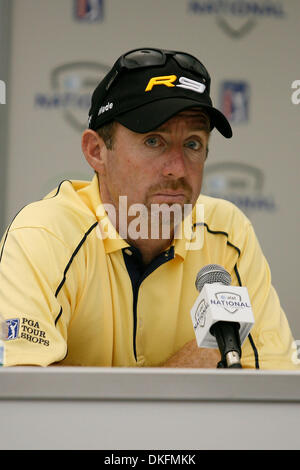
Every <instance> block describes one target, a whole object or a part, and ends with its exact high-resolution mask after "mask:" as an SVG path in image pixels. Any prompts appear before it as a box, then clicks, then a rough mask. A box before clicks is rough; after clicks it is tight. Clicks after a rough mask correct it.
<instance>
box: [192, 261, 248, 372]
mask: <svg viewBox="0 0 300 470" xmlns="http://www.w3.org/2000/svg"><path fill="white" fill-rule="evenodd" d="M195 285H196V288H197V290H198V291H199V295H198V297H197V299H196V302H195V303H194V305H193V307H192V309H191V312H190V313H191V317H192V322H193V327H194V331H195V336H196V340H197V344H198V347H204V348H216V347H218V348H219V350H220V353H221V361H220V362H219V363H218V368H219V367H225V368H239V369H240V368H242V365H241V362H240V360H241V356H242V350H241V345H242V344H243V342H244V341H245V339H246V338H247V336H248V334H249V332H250V330H251V328H252V326H253V324H254V316H253V312H252V308H251V304H250V299H249V295H248V291H247V288H246V287H237V286H232V285H231V276H230V274H229V273H228V272H227V271H226V269H225V268H223V266H220V265H218V264H208V265H207V266H204V267H203V268H202V269H201V270H200V271H199V272H198V274H197V277H196V281H195Z"/></svg>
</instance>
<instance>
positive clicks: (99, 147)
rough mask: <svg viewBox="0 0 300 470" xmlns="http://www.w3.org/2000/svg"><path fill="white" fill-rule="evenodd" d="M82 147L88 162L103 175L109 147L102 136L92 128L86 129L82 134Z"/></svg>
mask: <svg viewBox="0 0 300 470" xmlns="http://www.w3.org/2000/svg"><path fill="white" fill-rule="evenodd" d="M81 148H82V151H83V153H84V156H85V158H86V161H87V162H88V164H89V165H90V166H91V167H92V168H93V169H94V170H95V171H96V172H97V173H98V174H99V175H103V174H104V172H105V158H106V153H107V148H106V145H105V143H104V141H103V139H102V137H100V135H99V134H97V132H95V131H93V130H92V129H86V130H85V131H84V132H83V134H82V138H81Z"/></svg>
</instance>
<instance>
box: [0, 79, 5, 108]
mask: <svg viewBox="0 0 300 470" xmlns="http://www.w3.org/2000/svg"><path fill="white" fill-rule="evenodd" d="M0 104H6V85H5V82H4V81H3V80H0Z"/></svg>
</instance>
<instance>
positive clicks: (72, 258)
mask: <svg viewBox="0 0 300 470" xmlns="http://www.w3.org/2000/svg"><path fill="white" fill-rule="evenodd" d="M97 225H98V222H95V223H94V224H93V225H92V226H91V227H90V228H89V229H88V231H87V232H86V233H85V234H84V236H83V238H82V239H81V240H80V242H79V243H78V245H77V247H76V248H75V250H74V252H73V253H72V256H71V258H70V259H69V261H68V264H67V266H66V267H65V269H64V274H63V278H62V280H61V282H60V283H59V285H58V287H57V289H56V292H55V297H57V296H58V294H59V292H60V290H61V288H62V286H63V285H64V283H65V281H66V275H67V272H68V270H69V268H70V266H71V264H72V262H73V260H74V258H75V256H76V255H77V253H78V251H79V250H80V248H81V247H82V245H83V244H84V242H85V241H86V239H87V237H88V235H89V234H90V233H91V232H92V231H93V230H94V228H95V227H96V226H97ZM61 315H62V307H61V309H60V312H59V314H58V316H57V317H56V319H55V325H56V323H57V322H58V320H59V318H60V317H61Z"/></svg>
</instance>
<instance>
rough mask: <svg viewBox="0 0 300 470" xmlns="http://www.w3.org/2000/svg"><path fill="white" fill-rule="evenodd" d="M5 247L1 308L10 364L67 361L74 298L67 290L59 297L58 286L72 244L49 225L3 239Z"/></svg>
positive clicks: (15, 231)
mask: <svg viewBox="0 0 300 470" xmlns="http://www.w3.org/2000/svg"><path fill="white" fill-rule="evenodd" d="M4 241H5V244H4ZM0 252H2V257H1V262H0V311H1V313H2V315H3V317H4V318H5V320H6V321H7V324H8V330H9V331H8V339H7V340H6V341H5V364H4V365H5V366H14V365H38V366H47V365H49V364H51V363H53V362H56V361H60V360H62V359H63V358H64V356H65V354H66V350H67V343H66V331H67V323H66V322H67V318H68V299H67V298H65V296H64V295H63V294H61V295H60V299H59V301H58V299H57V297H56V296H55V291H56V289H57V286H58V284H59V278H60V276H61V270H60V268H59V266H60V264H61V260H59V259H58V258H59V256H61V254H62V253H66V256H68V250H67V248H66V247H65V246H64V245H63V244H62V242H61V241H60V240H58V239H57V238H56V237H55V236H54V235H52V234H51V233H49V232H48V231H47V230H45V229H40V228H36V227H34V228H30V227H24V228H18V229H13V230H11V231H10V232H9V233H8V236H7V238H6V240H5V239H4V238H3V240H2V243H1V245H0ZM62 308H63V309H64V315H63V318H62V319H61V321H60V322H59V324H56V323H55V321H56V319H57V317H58V316H59V314H60V311H61V309H62Z"/></svg>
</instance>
